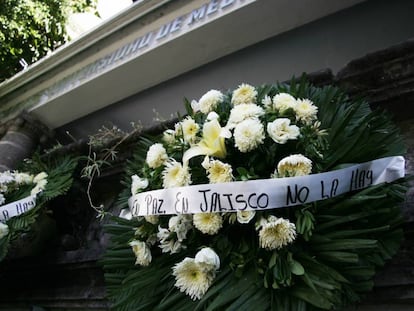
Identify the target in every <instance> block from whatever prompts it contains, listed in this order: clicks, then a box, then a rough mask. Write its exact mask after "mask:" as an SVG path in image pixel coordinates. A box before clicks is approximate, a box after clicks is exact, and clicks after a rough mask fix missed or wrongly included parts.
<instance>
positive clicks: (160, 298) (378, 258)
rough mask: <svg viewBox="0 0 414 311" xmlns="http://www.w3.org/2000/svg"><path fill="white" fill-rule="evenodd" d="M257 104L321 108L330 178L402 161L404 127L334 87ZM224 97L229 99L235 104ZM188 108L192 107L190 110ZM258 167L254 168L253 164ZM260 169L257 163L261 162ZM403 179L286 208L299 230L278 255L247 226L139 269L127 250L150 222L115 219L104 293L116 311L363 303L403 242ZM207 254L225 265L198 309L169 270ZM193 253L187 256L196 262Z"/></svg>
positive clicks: (261, 91) (288, 88) (137, 163)
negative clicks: (358, 167) (346, 168)
mask: <svg viewBox="0 0 414 311" xmlns="http://www.w3.org/2000/svg"><path fill="white" fill-rule="evenodd" d="M256 89H257V91H258V101H260V100H261V99H262V98H264V96H265V95H267V94H270V95H275V94H277V93H280V92H286V93H290V94H291V95H293V96H295V97H296V98H309V99H311V100H312V101H313V102H314V103H315V104H316V105H317V106H318V108H319V113H318V117H319V120H320V121H321V123H322V128H326V129H328V130H329V135H328V137H327V139H328V141H327V143H328V144H327V150H326V151H325V153H324V158H323V160H321V161H320V162H319V163H317V165H318V171H320V172H325V171H330V170H332V169H335V168H338V167H341V165H343V164H349V163H361V162H366V161H370V160H373V159H376V158H382V157H387V156H394V155H402V154H404V152H405V150H404V146H403V143H402V139H401V137H400V136H399V133H398V130H397V128H396V127H395V126H394V125H393V124H392V122H391V121H390V118H389V117H388V116H387V115H386V114H385V113H383V112H380V111H371V109H370V107H369V105H368V104H367V103H366V102H365V101H363V100H352V99H350V98H349V97H348V96H347V95H346V94H345V93H344V92H342V91H341V90H340V89H338V88H336V87H332V86H326V87H323V88H317V87H313V86H312V85H310V84H309V83H307V82H306V81H304V80H301V81H295V80H292V82H291V83H290V84H277V85H264V86H260V87H257V88H256ZM229 94H231V93H228V94H227V99H228V98H229V96H230V95H229ZM187 104H188V103H187ZM152 143H153V142H152V141H151V140H148V139H145V138H143V139H142V140H141V142H140V145H139V146H138V148H137V152H136V153H135V155H134V158H133V159H132V160H131V161H130V162H129V163H128V165H127V168H126V174H125V178H124V181H123V182H124V184H125V186H126V188H125V191H123V192H122V193H121V195H120V197H119V200H118V203H119V205H120V206H121V207H126V206H127V205H126V204H127V203H126V202H127V199H128V197H129V196H130V188H129V187H130V184H131V177H130V176H131V175H133V174H136V173H137V172H138V171H139V170H140V169H141V168H142V163H144V161H145V154H146V150H147V149H148V146H149V145H151V144H152ZM251 161H252V162H251V163H248V164H247V165H246V166H247V167H249V164H251V165H254V163H255V161H256V159H251ZM256 163H257V162H256ZM404 182H405V181H404V180H403V179H401V180H397V181H396V182H393V183H389V184H380V185H377V186H373V187H369V188H367V189H364V190H362V191H354V192H351V193H348V194H345V195H342V196H340V197H336V198H333V199H328V200H324V201H319V202H315V203H312V204H306V205H301V206H297V207H294V208H288V209H277V210H274V212H275V214H277V216H278V217H284V218H289V219H291V221H293V222H295V224H296V229H297V232H298V234H299V235H298V238H297V239H296V241H295V242H294V243H293V244H292V245H291V246H289V247H287V248H284V249H282V250H279V251H265V250H263V249H259V245H258V241H257V239H252V238H251V237H252V236H254V235H255V233H254V232H246V229H245V227H242V225H240V224H234V225H232V226H227V227H225V228H223V229H222V231H220V234H218V235H216V236H213V237H210V238H205V237H200V236H195V235H192V236H191V237H190V238H189V240H190V241H191V239H193V241H196V242H197V243H191V242H189V243H188V248H187V250H186V251H183V252H181V253H179V254H173V255H169V254H168V255H166V254H161V252H159V253H156V254H153V258H154V259H153V261H152V263H151V265H150V266H148V267H139V266H135V265H134V262H135V256H134V254H133V252H132V250H131V247H130V246H129V245H128V242H129V241H130V240H131V239H133V238H134V234H135V229H136V228H137V227H138V226H140V225H142V224H143V223H144V222H143V220H139V219H132V220H125V219H121V218H118V217H114V216H113V217H111V218H112V223H111V224H108V225H106V230H107V232H109V233H110V235H111V245H110V247H109V248H108V250H107V252H106V254H105V257H104V259H103V260H102V264H103V265H104V269H105V279H106V284H107V292H108V296H109V298H110V300H111V301H112V303H113V304H112V308H113V309H114V310H175V311H178V310H257V311H259V310H317V309H334V308H340V307H343V306H345V305H347V304H349V303H354V302H357V301H359V300H360V297H361V295H363V294H364V293H366V292H368V291H370V290H371V289H372V287H373V281H372V279H373V276H374V274H375V273H376V270H377V268H378V267H381V266H383V265H384V262H385V261H386V260H388V259H390V258H391V257H392V256H393V255H394V254H395V253H396V252H397V250H398V248H399V245H400V242H401V240H402V237H403V233H402V229H401V226H400V225H401V223H402V221H403V220H402V217H401V212H400V207H399V203H400V202H402V201H403V200H404V195H405V191H406V186H405V184H404ZM200 245H210V246H214V249H215V251H216V252H217V253H218V254H219V256H220V259H221V262H222V265H221V267H222V268H221V270H220V271H219V273H218V275H217V277H216V279H215V280H214V283H213V285H212V286H211V287H210V289H209V290H208V291H207V293H206V294H205V296H204V297H203V298H202V299H201V300H199V301H192V300H191V299H190V298H189V297H188V296H185V295H184V294H183V293H181V292H180V291H179V290H178V289H177V288H175V287H174V277H173V276H172V275H171V268H172V266H173V265H174V264H176V263H177V262H179V261H180V260H182V259H183V258H184V257H186V256H192V255H194V254H195V253H196V251H197V247H198V246H200ZM189 254H190V255H189Z"/></svg>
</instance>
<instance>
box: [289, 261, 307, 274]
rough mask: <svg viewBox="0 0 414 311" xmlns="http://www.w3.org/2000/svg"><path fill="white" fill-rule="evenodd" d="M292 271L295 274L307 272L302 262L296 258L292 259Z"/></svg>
mask: <svg viewBox="0 0 414 311" xmlns="http://www.w3.org/2000/svg"><path fill="white" fill-rule="evenodd" d="M290 271H291V272H292V273H293V274H294V275H304V274H305V268H303V266H302V265H301V264H300V262H298V261H296V260H292V261H291V262H290Z"/></svg>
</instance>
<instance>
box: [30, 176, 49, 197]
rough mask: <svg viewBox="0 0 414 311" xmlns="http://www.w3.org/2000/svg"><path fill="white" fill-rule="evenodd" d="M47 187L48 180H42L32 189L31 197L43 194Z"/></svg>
mask: <svg viewBox="0 0 414 311" xmlns="http://www.w3.org/2000/svg"><path fill="white" fill-rule="evenodd" d="M46 185H47V180H46V179H40V180H39V181H38V182H37V184H36V186H35V187H34V188H33V189H32V191H30V195H35V194H38V193H39V192H42V191H43V190H45V188H46Z"/></svg>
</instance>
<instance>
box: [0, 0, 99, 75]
mask: <svg viewBox="0 0 414 311" xmlns="http://www.w3.org/2000/svg"><path fill="white" fill-rule="evenodd" d="M93 3H94V0H81V1H74V0H64V1H62V0H3V1H2V2H1V5H0V42H1V46H0V62H1V64H2V70H1V71H0V82H1V81H2V80H4V79H7V78H9V77H11V76H12V75H14V74H15V73H17V72H18V71H20V70H21V69H22V66H21V65H20V64H19V60H20V59H24V60H25V61H26V62H27V63H28V64H31V63H33V62H35V61H37V60H39V59H40V58H42V57H43V56H45V55H47V54H48V53H49V52H50V51H52V50H54V49H56V48H57V47H59V46H61V45H62V44H63V43H65V41H66V35H65V23H66V18H67V16H68V14H69V13H70V12H79V11H82V10H83V9H84V8H85V7H88V6H91V5H92V4H93Z"/></svg>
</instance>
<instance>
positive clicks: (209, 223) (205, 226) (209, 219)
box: [193, 213, 223, 235]
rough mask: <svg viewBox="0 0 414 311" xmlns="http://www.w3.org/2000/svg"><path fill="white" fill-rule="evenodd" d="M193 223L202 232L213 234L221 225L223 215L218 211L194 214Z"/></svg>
mask: <svg viewBox="0 0 414 311" xmlns="http://www.w3.org/2000/svg"><path fill="white" fill-rule="evenodd" d="M193 224H194V227H196V228H197V229H198V230H200V231H201V232H202V233H205V234H210V235H213V234H216V233H217V232H219V230H220V229H221V227H222V226H223V217H221V215H220V214H219V213H200V214H194V216H193Z"/></svg>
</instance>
